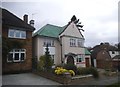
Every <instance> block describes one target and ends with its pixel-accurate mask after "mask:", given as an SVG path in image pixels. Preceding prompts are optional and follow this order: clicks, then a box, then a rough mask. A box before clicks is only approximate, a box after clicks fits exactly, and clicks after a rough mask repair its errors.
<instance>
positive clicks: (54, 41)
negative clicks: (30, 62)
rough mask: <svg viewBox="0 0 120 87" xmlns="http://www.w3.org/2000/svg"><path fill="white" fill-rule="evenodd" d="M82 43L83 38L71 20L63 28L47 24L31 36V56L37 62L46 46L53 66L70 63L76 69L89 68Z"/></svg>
mask: <svg viewBox="0 0 120 87" xmlns="http://www.w3.org/2000/svg"><path fill="white" fill-rule="evenodd" d="M84 41H85V38H84V36H83V35H82V33H81V31H80V29H79V28H78V27H77V25H76V24H75V21H73V20H71V21H70V22H69V23H68V24H67V25H65V26H63V27H59V26H56V25H51V24H47V25H45V26H43V27H42V28H41V29H39V30H38V31H37V32H36V33H34V35H33V45H34V46H33V48H34V49H33V52H34V53H33V54H34V57H36V58H37V59H38V61H39V58H40V56H42V55H44V54H45V48H46V45H47V44H48V46H49V52H50V55H51V58H52V59H53V60H54V64H55V65H59V64H61V63H71V64H74V65H76V66H77V67H86V66H88V67H89V66H90V65H88V64H91V63H89V62H90V61H89V60H90V56H89V55H90V54H89V53H88V50H87V49H86V48H85V47H84ZM86 61H87V64H86Z"/></svg>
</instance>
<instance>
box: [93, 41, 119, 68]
mask: <svg viewBox="0 0 120 87" xmlns="http://www.w3.org/2000/svg"><path fill="white" fill-rule="evenodd" d="M119 57H120V56H119V50H118V48H116V47H115V46H112V45H110V44H109V43H101V44H100V45H96V46H95V47H93V48H92V49H91V59H92V66H94V67H97V68H103V69H107V68H109V69H110V68H117V67H118V61H119V60H118V58H119Z"/></svg>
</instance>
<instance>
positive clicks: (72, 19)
mask: <svg viewBox="0 0 120 87" xmlns="http://www.w3.org/2000/svg"><path fill="white" fill-rule="evenodd" d="M71 22H74V23H75V24H76V26H77V27H78V29H79V30H82V31H84V30H83V29H82V27H83V25H81V22H79V19H77V18H76V16H75V15H73V17H72V18H71Z"/></svg>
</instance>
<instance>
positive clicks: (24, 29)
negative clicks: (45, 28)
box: [1, 8, 35, 74]
mask: <svg viewBox="0 0 120 87" xmlns="http://www.w3.org/2000/svg"><path fill="white" fill-rule="evenodd" d="M1 9H2V38H7V39H8V40H9V41H14V42H16V43H14V46H17V45H18V44H20V43H23V45H22V47H21V48H16V47H14V46H13V48H14V49H12V50H11V51H10V52H9V53H8V55H7V54H5V55H7V58H4V57H3V56H4V55H3V56H2V57H3V58H2V72H3V74H5V73H15V72H24V71H30V70H31V69H32V32H33V31H34V30H35V28H34V27H33V26H31V25H32V24H31V25H30V24H28V15H24V19H23V20H21V19H20V18H18V17H17V16H16V15H14V14H13V13H11V12H10V11H8V10H6V9H3V8H1ZM32 21H33V20H32ZM32 23H33V22H32ZM7 44H10V43H9V42H8V43H7ZM3 45H4V44H3ZM2 51H3V52H4V51H5V49H4V48H3V49H2Z"/></svg>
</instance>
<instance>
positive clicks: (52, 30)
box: [33, 24, 64, 38]
mask: <svg viewBox="0 0 120 87" xmlns="http://www.w3.org/2000/svg"><path fill="white" fill-rule="evenodd" d="M63 30H64V27H59V26H55V25H51V24H47V25H45V26H43V27H42V28H41V29H40V30H38V31H37V32H36V33H34V35H33V36H36V35H40V36H47V37H54V38H58V36H59V34H60V33H61V32H62V31H63Z"/></svg>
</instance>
